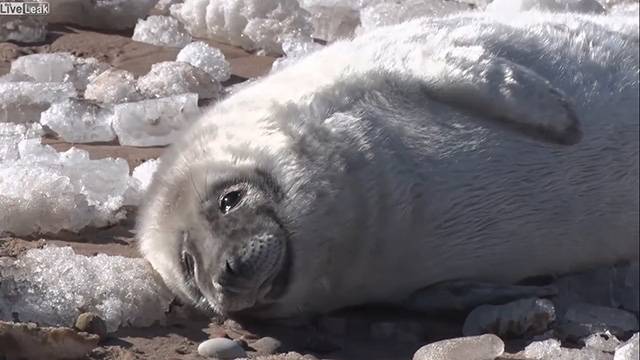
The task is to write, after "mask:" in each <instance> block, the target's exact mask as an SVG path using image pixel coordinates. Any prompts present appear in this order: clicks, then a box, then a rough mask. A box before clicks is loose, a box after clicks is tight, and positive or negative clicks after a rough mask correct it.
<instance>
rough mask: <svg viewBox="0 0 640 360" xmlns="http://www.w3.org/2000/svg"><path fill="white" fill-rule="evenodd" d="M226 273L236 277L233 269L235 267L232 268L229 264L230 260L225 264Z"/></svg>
mask: <svg viewBox="0 0 640 360" xmlns="http://www.w3.org/2000/svg"><path fill="white" fill-rule="evenodd" d="M224 271H225V272H226V273H227V274H229V275H236V271H235V270H234V269H233V266H231V262H229V260H227V261H226V262H225V264H224Z"/></svg>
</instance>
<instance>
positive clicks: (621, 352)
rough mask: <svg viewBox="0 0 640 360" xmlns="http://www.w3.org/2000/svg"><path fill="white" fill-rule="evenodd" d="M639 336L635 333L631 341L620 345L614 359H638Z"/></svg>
mask: <svg viewBox="0 0 640 360" xmlns="http://www.w3.org/2000/svg"><path fill="white" fill-rule="evenodd" d="M639 339H640V338H639V336H638V333H635V334H634V335H633V336H632V337H631V339H629V341H627V342H626V343H624V344H623V345H621V346H620V347H618V349H617V350H616V353H615V355H614V358H613V360H637V359H638V358H639V355H640V354H639V348H640V344H639Z"/></svg>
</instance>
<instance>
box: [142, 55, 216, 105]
mask: <svg viewBox="0 0 640 360" xmlns="http://www.w3.org/2000/svg"><path fill="white" fill-rule="evenodd" d="M137 87H138V89H139V90H140V92H141V93H142V95H143V96H144V97H147V98H158V97H166V96H171V95H180V94H186V93H196V94H198V96H199V98H200V99H211V98H217V97H218V95H219V94H220V84H219V83H217V82H216V81H214V80H213V79H212V78H211V76H209V74H207V73H206V72H204V70H202V69H200V68H197V67H195V66H193V65H191V64H189V63H186V62H182V61H164V62H160V63H156V64H153V65H152V66H151V70H150V71H149V73H148V74H146V75H144V76H142V77H140V78H139V79H138V84H137Z"/></svg>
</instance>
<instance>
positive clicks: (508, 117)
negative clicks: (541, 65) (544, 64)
mask: <svg viewBox="0 0 640 360" xmlns="http://www.w3.org/2000/svg"><path fill="white" fill-rule="evenodd" d="M408 66H409V67H410V69H411V72H413V74H414V76H417V77H418V78H419V79H420V80H421V81H422V82H424V84H425V85H424V87H423V88H424V89H425V91H426V93H427V95H428V96H429V97H430V98H433V99H435V100H437V101H440V102H442V103H445V104H448V105H450V106H452V107H454V108H458V109H460V110H462V111H466V112H469V113H471V114H472V115H474V116H477V117H479V118H481V119H487V120H490V121H494V122H495V123H496V124H499V125H501V126H503V127H507V128H510V129H512V130H515V131H516V132H518V133H521V134H524V135H527V136H529V137H533V138H536V139H539V140H543V141H547V142H552V143H558V144H563V145H573V144H576V143H578V142H579V141H580V139H581V136H582V134H581V131H580V124H579V121H578V117H577V115H576V113H575V110H574V109H573V107H572V105H571V103H570V101H569V100H568V99H567V98H566V96H565V95H564V94H563V92H562V91H561V90H560V89H557V88H555V87H554V86H553V85H552V84H551V83H550V82H549V81H548V80H547V79H545V78H544V77H542V76H540V75H539V74H537V73H536V72H534V71H532V70H530V69H528V68H526V67H524V66H522V65H519V64H516V63H514V62H512V61H510V60H508V59H505V58H502V57H499V56H495V55H493V54H490V53H488V52H486V51H485V50H484V49H483V48H482V47H480V46H470V47H455V48H453V49H450V50H448V51H444V52H443V53H438V54H432V53H429V54H427V53H420V54H419V55H418V56H417V57H415V58H413V59H412V60H410V61H409V63H408Z"/></svg>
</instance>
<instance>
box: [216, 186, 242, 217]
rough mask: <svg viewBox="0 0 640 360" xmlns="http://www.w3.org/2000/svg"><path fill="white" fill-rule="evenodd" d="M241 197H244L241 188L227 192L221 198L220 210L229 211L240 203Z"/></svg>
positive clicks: (224, 212)
mask: <svg viewBox="0 0 640 360" xmlns="http://www.w3.org/2000/svg"><path fill="white" fill-rule="evenodd" d="M240 199H242V192H241V191H240V190H236V191H231V192H228V193H226V194H225V195H224V196H223V197H222V198H220V211H221V212H222V213H223V214H226V213H228V212H229V211H230V210H231V209H233V208H234V207H236V205H238V203H239V202H240Z"/></svg>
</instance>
